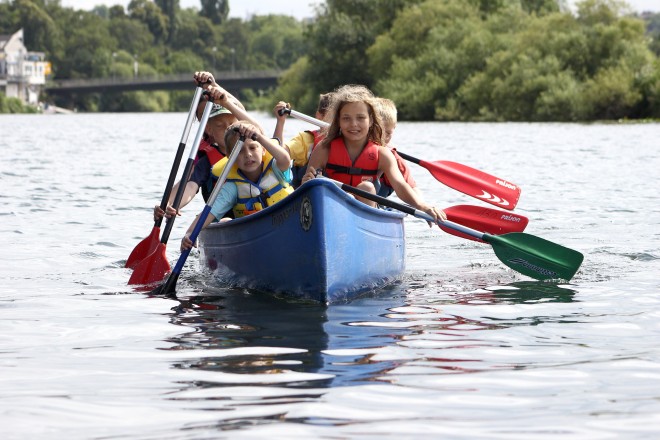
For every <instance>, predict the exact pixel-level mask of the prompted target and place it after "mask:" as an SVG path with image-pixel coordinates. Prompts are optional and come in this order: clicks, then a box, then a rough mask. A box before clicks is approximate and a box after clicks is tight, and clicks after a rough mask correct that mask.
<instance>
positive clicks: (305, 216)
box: [300, 197, 312, 232]
mask: <svg viewBox="0 0 660 440" xmlns="http://www.w3.org/2000/svg"><path fill="white" fill-rule="evenodd" d="M300 226H302V228H303V231H305V232H307V231H309V228H311V227H312V201H311V200H309V197H303V200H302V204H301V205H300Z"/></svg>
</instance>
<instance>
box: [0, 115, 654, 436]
mask: <svg viewBox="0 0 660 440" xmlns="http://www.w3.org/2000/svg"><path fill="white" fill-rule="evenodd" d="M185 118H186V115H185V114H183V113H178V114H77V115H1V116H0V188H1V190H0V202H1V205H0V239H1V240H2V242H3V243H4V249H5V250H4V251H3V252H2V253H1V254H0V286H1V287H0V437H1V438H3V439H27V438H30V439H209V438H231V439H234V438H236V439H242V438H255V439H257V438H264V437H265V436H269V437H270V438H287V439H292V438H296V439H309V438H333V439H339V438H342V439H343V438H346V439H348V438H351V439H353V438H357V439H381V438H396V439H420V438H452V439H456V438H470V439H471V438H485V439H530V438H534V439H542V438H552V439H555V438H563V439H585V438H589V439H609V438H627V439H628V438H648V439H651V438H658V436H659V435H660V342H659V341H660V197H659V193H660V184H659V180H658V170H660V151H659V150H660V148H659V147H660V124H589V125H581V124H458V123H455V124H454V123H449V124H443V123H401V124H400V125H399V128H398V129H397V132H396V134H395V138H394V140H395V144H397V145H398V146H399V149H400V150H401V151H404V152H407V153H409V154H412V155H413V156H416V157H420V158H423V159H426V160H429V161H432V160H441V159H442V160H453V161H456V162H461V163H464V164H467V165H470V166H472V167H475V168H478V169H481V170H484V171H487V172H489V173H491V174H495V175H497V176H500V177H503V178H506V179H509V180H510V181H512V182H514V183H517V184H518V185H520V186H521V187H522V188H523V193H522V197H521V200H520V203H519V205H518V206H519V207H518V209H517V211H518V212H520V213H521V214H523V215H526V216H528V217H529V218H530V223H529V225H528V227H527V230H526V232H528V233H530V234H534V235H537V236H540V237H543V238H546V239H548V240H551V241H554V242H556V243H560V244H563V245H565V246H568V247H570V248H573V249H576V250H579V251H580V252H582V253H584V254H585V262H584V264H583V266H582V268H581V269H580V271H579V272H578V273H577V275H576V276H575V278H574V279H573V280H572V282H571V283H570V284H563V285H556V284H551V283H544V282H535V281H533V280H531V279H529V278H526V277H524V276H522V275H518V274H516V273H515V272H512V271H511V270H509V269H508V268H507V267H506V266H504V265H503V264H501V263H500V262H499V260H498V259H497V257H496V256H495V254H494V252H493V250H492V248H491V247H490V246H488V245H484V244H478V243H475V242H472V241H468V240H463V239H460V238H457V237H454V236H452V235H449V234H446V233H444V232H442V231H441V230H439V229H437V228H434V229H429V228H428V227H427V225H426V224H425V223H424V222H423V221H421V220H418V219H416V218H412V217H411V218H408V219H407V220H406V235H407V238H408V240H407V255H408V259H407V271H406V275H405V278H404V279H403V280H402V281H401V282H400V283H397V284H395V285H393V286H390V287H388V288H386V289H383V290H381V291H379V292H377V293H374V294H373V295H370V296H368V297H365V298H362V299H358V300H356V301H354V302H352V303H349V304H346V305H337V306H332V307H324V306H316V305H309V304H295V303H290V302H286V301H282V300H275V299H271V298H269V297H267V296H266V295H263V294H259V293H255V292H245V291H241V290H230V289H226V288H223V286H218V285H214V284H213V283H212V282H211V281H210V279H209V277H208V274H205V273H202V272H201V269H200V267H199V264H198V261H197V258H196V254H194V253H193V254H192V255H191V257H190V258H189V259H188V261H187V264H186V267H185V269H184V272H183V274H182V276H181V279H180V280H179V282H178V294H179V296H180V298H181V299H180V300H179V301H175V300H171V299H163V298H157V297H149V296H148V295H145V294H143V293H137V292H133V291H132V290H131V289H129V288H128V286H127V285H126V282H127V280H128V278H129V276H130V272H129V270H127V269H124V267H123V266H124V262H125V260H126V258H127V257H128V255H129V253H130V252H131V250H132V249H133V247H134V246H135V245H136V244H137V243H138V242H139V241H140V240H141V239H142V238H144V237H145V236H146V235H148V233H149V232H150V231H151V228H152V226H153V221H152V220H151V207H152V206H153V205H155V204H157V203H159V202H160V198H161V196H162V192H163V188H164V185H165V182H166V180H167V176H168V173H169V170H170V167H171V163H172V160H173V159H174V153H175V151H176V148H177V145H178V143H179V139H180V137H181V131H182V130H183V125H184V123H185ZM261 118H262V119H263V123H264V126H265V127H266V128H267V130H268V131H269V130H272V128H273V127H274V118H272V117H269V116H267V115H262V116H261ZM306 127H308V126H307V125H306V124H304V123H302V122H300V121H295V120H291V119H290V120H289V122H288V123H287V129H286V136H287V137H289V136H292V135H293V134H294V133H296V132H297V131H299V130H301V129H303V128H306ZM196 128H197V127H196V126H194V127H193V130H192V132H191V136H190V141H189V143H188V144H189V145H190V144H191V143H192V139H193V136H194V134H195V132H196ZM186 156H187V152H186ZM412 167H413V168H412V171H413V173H414V176H415V178H416V179H417V181H418V183H419V185H420V186H421V188H422V189H423V192H424V194H425V196H426V198H427V199H428V200H431V201H433V202H435V203H436V204H437V206H441V207H442V206H445V207H448V206H452V205H455V204H463V203H468V204H479V202H478V201H477V200H475V199H471V198H469V197H467V196H465V195H463V194H461V193H458V192H456V191H453V190H451V189H450V188H448V187H446V186H444V185H442V184H441V183H439V182H437V181H436V180H435V179H434V178H433V177H432V176H431V175H430V174H429V173H428V172H427V171H426V170H425V169H424V168H421V167H418V166H416V165H412ZM199 200H201V197H200V198H199ZM202 206H203V204H202V202H201V201H196V202H195V203H193V204H192V205H190V206H189V207H188V208H187V209H186V210H185V212H184V215H183V216H182V217H180V218H179V219H178V220H177V223H176V224H175V228H174V231H173V233H172V236H171V239H170V241H169V245H168V256H169V258H170V260H171V261H172V262H175V261H176V259H177V258H178V255H179V253H178V243H179V240H180V238H181V236H182V234H183V231H184V230H185V228H186V227H187V226H188V224H189V223H190V221H191V220H192V218H193V217H194V215H195V214H196V213H198V212H199V211H200V210H201V208H202ZM263 251H264V252H267V251H268V250H263Z"/></svg>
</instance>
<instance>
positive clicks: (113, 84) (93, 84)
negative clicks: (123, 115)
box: [45, 70, 282, 92]
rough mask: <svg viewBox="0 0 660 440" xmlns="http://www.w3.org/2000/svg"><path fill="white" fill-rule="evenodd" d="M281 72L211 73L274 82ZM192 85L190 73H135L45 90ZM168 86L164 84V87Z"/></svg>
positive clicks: (221, 78)
mask: <svg viewBox="0 0 660 440" xmlns="http://www.w3.org/2000/svg"><path fill="white" fill-rule="evenodd" d="M281 73H282V71H280V70H237V71H219V72H216V73H215V74H214V76H215V79H216V81H217V82H218V83H219V84H220V85H222V84H223V83H227V84H250V83H254V84H270V83H273V84H276V82H277V78H279V76H280V74H281ZM182 84H190V85H191V86H192V85H193V78H192V74H191V73H181V74H174V75H149V76H136V77H132V78H125V77H114V78H113V77H108V78H89V79H59V80H55V81H49V82H48V83H46V86H45V89H46V90H47V91H50V92H57V91H65V90H76V91H82V90H85V89H93V90H98V89H103V88H108V89H114V90H120V89H130V90H138V89H141V88H147V89H153V88H154V86H158V85H163V86H167V85H170V86H172V85H182ZM165 88H167V87H165Z"/></svg>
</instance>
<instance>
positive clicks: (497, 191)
mask: <svg viewBox="0 0 660 440" xmlns="http://www.w3.org/2000/svg"><path fill="white" fill-rule="evenodd" d="M419 164H420V165H421V166H423V167H424V168H426V169H427V170H429V171H430V172H431V174H433V177H435V178H436V179H437V180H438V181H439V182H442V183H444V184H445V185H447V186H448V187H450V188H453V189H455V190H457V191H460V192H462V193H464V194H467V195H469V196H472V197H474V198H477V199H479V200H483V201H484V202H487V203H490V204H493V205H495V206H498V207H500V208H504V209H509V210H511V209H514V208H515V207H516V204H518V199H519V198H520V187H518V185H514V184H513V183H511V182H509V181H507V180H504V179H500V178H499V177H495V176H491V175H490V174H488V173H484V172H483V171H479V170H476V169H474V168H471V167H469V166H467V165H463V164H460V163H456V162H450V161H447V160H437V161H435V162H426V161H424V160H420V161H419Z"/></svg>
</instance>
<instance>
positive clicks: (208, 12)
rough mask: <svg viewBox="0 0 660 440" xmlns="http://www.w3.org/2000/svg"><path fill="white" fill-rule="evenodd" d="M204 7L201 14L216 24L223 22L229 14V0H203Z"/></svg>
mask: <svg viewBox="0 0 660 440" xmlns="http://www.w3.org/2000/svg"><path fill="white" fill-rule="evenodd" d="M201 5H202V9H201V11H199V14H200V15H201V16H202V17H206V18H208V19H209V20H211V21H212V22H213V23H214V24H222V23H224V22H225V21H226V20H227V16H228V15H229V0H201Z"/></svg>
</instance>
